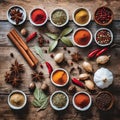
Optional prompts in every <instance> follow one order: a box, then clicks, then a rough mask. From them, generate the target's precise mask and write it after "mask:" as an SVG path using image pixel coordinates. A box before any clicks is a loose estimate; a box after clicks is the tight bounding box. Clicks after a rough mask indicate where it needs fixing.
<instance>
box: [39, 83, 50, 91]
mask: <svg viewBox="0 0 120 120" xmlns="http://www.w3.org/2000/svg"><path fill="white" fill-rule="evenodd" d="M41 89H42V90H43V91H47V90H48V85H47V84H46V83H43V84H42V86H41Z"/></svg>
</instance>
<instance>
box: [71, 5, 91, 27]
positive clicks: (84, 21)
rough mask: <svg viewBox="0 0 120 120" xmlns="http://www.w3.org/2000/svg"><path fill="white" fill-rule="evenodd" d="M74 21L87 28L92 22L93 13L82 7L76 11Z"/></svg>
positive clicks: (73, 16)
mask: <svg viewBox="0 0 120 120" xmlns="http://www.w3.org/2000/svg"><path fill="white" fill-rule="evenodd" d="M72 18H73V21H74V23H75V24H76V25H78V26H86V25H88V24H89V22H90V20H91V13H90V11H89V10H88V9H87V8H84V7H80V8H77V9H75V10H74V12H73V15H72Z"/></svg>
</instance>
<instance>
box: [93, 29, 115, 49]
mask: <svg viewBox="0 0 120 120" xmlns="http://www.w3.org/2000/svg"><path fill="white" fill-rule="evenodd" d="M101 30H107V31H109V33H110V35H111V41H110V42H109V43H107V44H100V43H98V42H97V40H96V35H97V33H98V32H99V31H101ZM94 39H95V42H96V43H97V45H99V46H102V47H105V46H108V45H110V44H111V43H112V42H113V33H112V31H111V30H110V29H108V28H100V29H98V30H97V31H96V32H95V35H94Z"/></svg>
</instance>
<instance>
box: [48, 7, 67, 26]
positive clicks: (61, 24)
mask: <svg viewBox="0 0 120 120" xmlns="http://www.w3.org/2000/svg"><path fill="white" fill-rule="evenodd" d="M57 11H63V13H64V14H65V15H66V18H65V19H66V20H64V21H65V22H64V23H60V21H59V20H63V18H62V19H61V18H60V17H61V16H60V15H61V14H62V13H58V15H59V16H58V17H56V16H55V18H57V19H58V21H57V22H58V23H59V24H56V23H55V22H54V21H53V18H52V17H53V14H55V12H57ZM68 21H69V15H68V12H67V10H65V9H63V8H56V9H54V10H53V11H52V12H51V13H50V22H51V23H52V24H53V25H54V26H56V27H63V26H65V25H66V24H67V23H68Z"/></svg>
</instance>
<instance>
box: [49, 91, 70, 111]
mask: <svg viewBox="0 0 120 120" xmlns="http://www.w3.org/2000/svg"><path fill="white" fill-rule="evenodd" d="M59 93H60V94H63V95H64V96H65V97H66V104H65V106H63V107H61V108H60V107H56V106H55V105H54V103H53V97H54V95H56V94H59ZM60 101H61V100H59V102H60ZM50 105H51V107H52V108H53V109H54V110H57V111H61V110H65V109H66V108H67V107H68V105H69V98H68V95H67V94H66V93H65V92H63V91H61V90H59V91H55V92H54V93H53V94H52V95H51V96H50Z"/></svg>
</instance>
